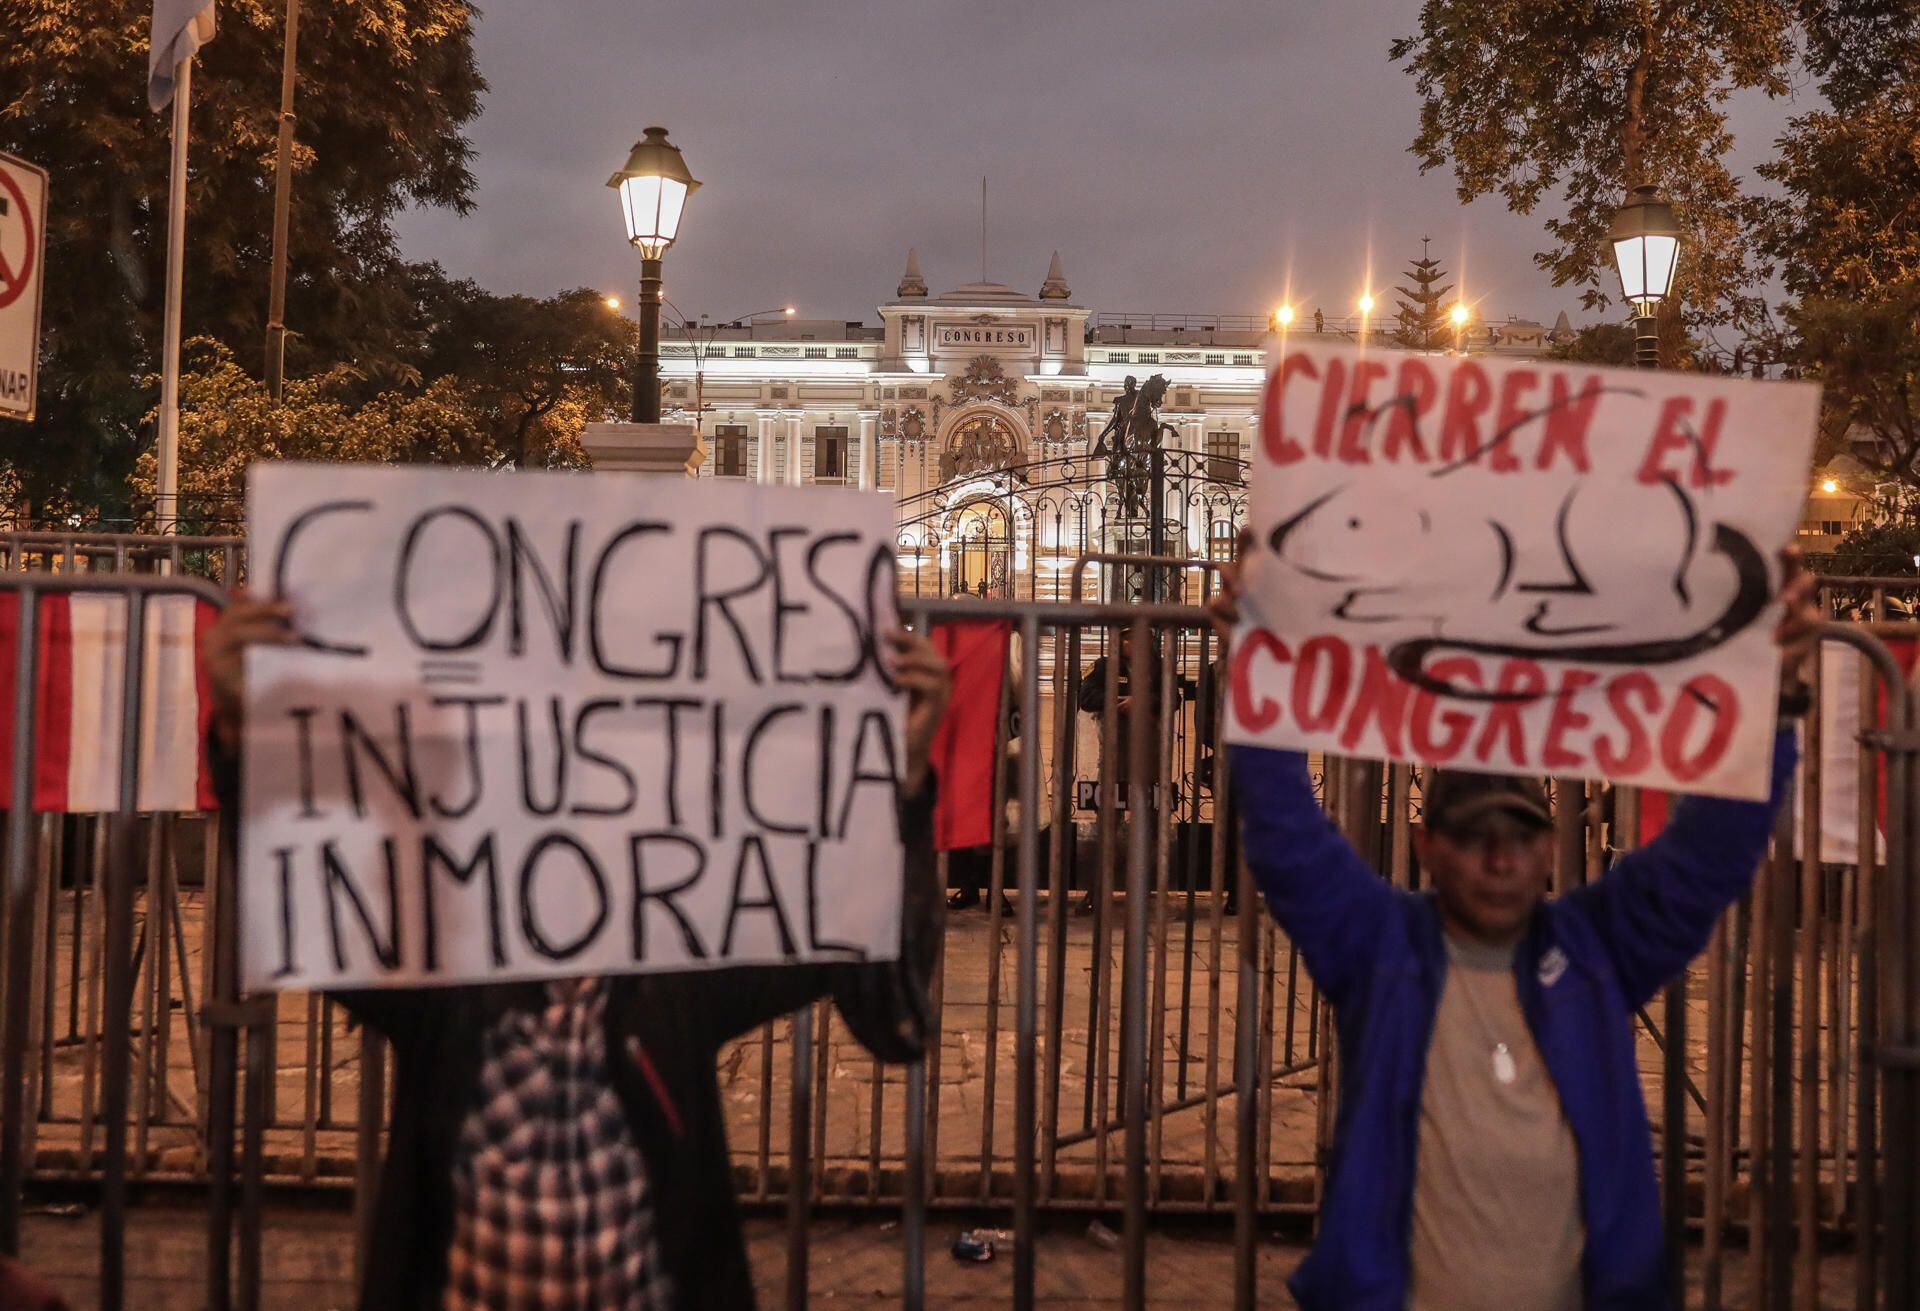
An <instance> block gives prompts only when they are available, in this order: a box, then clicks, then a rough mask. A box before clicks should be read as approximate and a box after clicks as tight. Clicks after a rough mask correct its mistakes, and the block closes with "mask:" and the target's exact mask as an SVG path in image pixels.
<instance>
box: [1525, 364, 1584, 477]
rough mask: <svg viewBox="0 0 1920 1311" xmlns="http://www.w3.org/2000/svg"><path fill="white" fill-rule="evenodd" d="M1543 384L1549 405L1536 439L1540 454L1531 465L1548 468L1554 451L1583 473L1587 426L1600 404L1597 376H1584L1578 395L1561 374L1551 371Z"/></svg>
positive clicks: (1550, 466) (1543, 468)
mask: <svg viewBox="0 0 1920 1311" xmlns="http://www.w3.org/2000/svg"><path fill="white" fill-rule="evenodd" d="M1547 387H1548V394H1549V396H1550V397H1551V408H1550V409H1549V410H1548V411H1547V431H1546V435H1545V436H1544V437H1542V438H1541V439H1540V455H1539V458H1538V459H1537V460H1536V461H1535V464H1534V467H1535V468H1537V469H1542V470H1545V469H1551V468H1552V467H1553V461H1554V457H1555V455H1556V454H1558V453H1564V455H1565V458H1566V459H1567V460H1568V461H1570V462H1571V463H1572V465H1573V467H1574V468H1576V469H1578V470H1579V471H1580V472H1581V473H1585V472H1587V470H1588V468H1589V467H1590V465H1589V463H1588V460H1587V430H1588V429H1590V428H1592V427H1593V415H1594V411H1596V410H1598V409H1599V408H1600V379H1598V378H1588V379H1587V380H1586V381H1585V382H1583V383H1581V384H1580V394H1579V395H1578V396H1574V395H1573V389H1572V387H1571V385H1570V384H1569V383H1568V380H1567V377H1566V375H1565V374H1560V373H1556V374H1554V375H1553V376H1552V377H1551V378H1549V379H1548V380H1547Z"/></svg>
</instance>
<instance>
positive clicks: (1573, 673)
mask: <svg viewBox="0 0 1920 1311" xmlns="http://www.w3.org/2000/svg"><path fill="white" fill-rule="evenodd" d="M1599 681H1600V676H1599V675H1598V674H1589V673H1588V672H1587V671H1586V670H1584V669H1569V670H1567V672H1566V673H1564V674H1562V675H1560V690H1559V691H1558V692H1557V693H1555V694H1554V698H1553V713H1552V714H1550V715H1548V716H1547V741H1546V745H1545V746H1544V747H1542V748H1541V751H1540V768H1542V769H1544V770H1546V771H1547V772H1548V773H1553V772H1556V771H1559V770H1565V769H1577V768H1579V767H1580V766H1582V765H1584V764H1586V762H1587V758H1586V757H1585V756H1583V755H1581V754H1580V753H1579V752H1578V751H1575V750H1574V749H1573V748H1572V747H1569V746H1568V745H1567V734H1569V733H1578V732H1580V731H1582V730H1583V729H1585V728H1587V727H1589V726H1590V725H1591V724H1592V723H1593V716H1591V715H1585V714H1582V713H1580V712H1579V711H1577V710H1575V709H1574V708H1573V703H1574V699H1575V698H1577V697H1578V696H1579V695H1580V693H1581V691H1582V690H1584V689H1586V688H1589V687H1592V686H1593V685H1594V684H1595V683H1597V682H1599Z"/></svg>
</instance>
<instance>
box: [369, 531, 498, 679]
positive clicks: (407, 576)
mask: <svg viewBox="0 0 1920 1311" xmlns="http://www.w3.org/2000/svg"><path fill="white" fill-rule="evenodd" d="M439 519H463V520H465V521H466V522H467V523H470V524H472V525H473V526H474V527H475V528H477V529H479V531H480V536H481V537H482V538H483V539H484V540H485V542H486V544H487V551H488V553H489V554H490V555H491V556H492V558H493V571H492V573H491V574H490V575H489V576H488V578H487V580H486V587H487V607H486V610H485V612H484V613H482V614H481V616H480V617H479V618H478V619H476V620H475V621H474V624H473V627H472V628H470V629H468V630H467V631H466V632H464V633H462V634H460V635H459V636H458V637H429V636H427V635H426V634H425V633H422V632H421V631H420V628H419V626H418V625H417V624H415V623H414V620H413V606H412V597H413V553H414V552H415V551H417V550H418V549H419V548H420V539H421V538H422V537H424V536H425V535H426V531H427V526H428V525H429V524H431V523H433V522H434V521H436V520H439ZM500 557H501V552H500V539H499V538H498V537H496V536H494V532H493V528H492V526H491V525H489V524H488V523H487V521H486V520H485V519H482V518H481V517H480V516H479V515H478V514H476V513H475V512H474V511H472V510H469V509H467V508H466V507H465V506H461V505H442V506H439V507H437V508H435V509H432V510H429V511H427V512H426V513H425V514H423V515H421V516H420V517H419V518H418V519H415V520H414V521H413V524H412V526H410V527H409V528H408V529H407V535H406V537H405V539H403V540H402V541H401V543H400V563H399V568H398V569H397V570H396V571H395V573H394V579H393V604H394V610H395V612H396V613H397V614H398V615H399V616H400V623H401V626H402V627H404V628H405V629H406V630H407V636H408V637H410V638H412V639H413V642H414V645H416V646H418V647H420V648H421V649H422V650H424V651H470V650H472V649H473V648H474V647H476V646H479V645H480V643H482V642H484V641H485V640H486V638H487V634H488V633H490V632H492V631H493V621H494V618H495V617H496V616H497V615H498V614H499V613H500V575H501V573H502V572H503V570H502V562H501V558H500ZM446 581H447V580H446V579H445V578H443V577H435V578H432V579H429V580H428V583H429V589H428V590H429V591H432V592H435V593H438V594H444V592H445V589H446Z"/></svg>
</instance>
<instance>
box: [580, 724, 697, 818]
mask: <svg viewBox="0 0 1920 1311" xmlns="http://www.w3.org/2000/svg"><path fill="white" fill-rule="evenodd" d="M622 704H623V703H622V702H620V701H618V700H615V699H613V698H610V697H598V698H596V699H594V700H592V701H588V702H585V703H583V704H582V705H581V707H580V708H579V709H578V710H576V711H574V714H573V754H574V755H576V756H578V757H579V758H580V759H581V760H582V761H584V762H586V763H588V764H594V765H598V766H600V767H601V768H602V769H604V770H606V771H607V772H608V773H610V774H613V775H615V776H616V777H618V778H619V780H620V787H621V789H622V790H623V791H624V792H625V793H626V800H625V801H618V802H615V803H613V804H611V805H593V804H590V803H588V802H585V801H575V802H574V803H573V805H572V807H571V808H569V809H568V811H567V813H568V814H570V815H625V814H627V813H629V812H630V811H632V809H633V804H634V802H636V801H638V800H639V799H640V788H639V786H638V785H637V784H636V783H635V782H634V781H633V771H632V770H631V769H628V768H627V767H626V765H625V764H623V763H621V761H619V760H618V759H616V758H614V757H612V756H603V755H601V754H600V753H599V752H598V751H595V750H594V749H593V748H592V747H589V746H588V745H587V724H588V721H590V720H591V719H592V718H593V717H594V716H595V715H597V714H599V713H600V712H601V711H603V710H618V709H620V708H621V705H622ZM555 705H556V707H557V706H558V702H557V701H556V702H555ZM669 749H671V748H669ZM574 790H575V791H576V792H578V791H581V790H583V789H582V788H581V787H579V786H576V787H575V789H574Z"/></svg>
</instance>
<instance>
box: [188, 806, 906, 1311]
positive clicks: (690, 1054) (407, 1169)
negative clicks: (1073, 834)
mask: <svg viewBox="0 0 1920 1311" xmlns="http://www.w3.org/2000/svg"><path fill="white" fill-rule="evenodd" d="M227 792H228V798H227V799H230V798H231V797H232V796H233V791H232V789H227ZM932 794H933V785H932V784H931V782H930V783H929V784H928V786H927V789H926V791H925V793H924V794H923V795H922V796H921V797H919V798H916V799H914V800H912V801H910V802H906V803H903V804H902V806H901V808H900V825H901V837H902V838H903V840H904V841H905V844H906V853H907V854H906V864H907V868H906V893H905V903H904V907H903V918H902V927H901V953H900V959H899V960H898V961H888V962H884V963H880V964H872V965H843V964H834V965H793V966H745V967H740V968H735V969H726V970H720V971H715V972H708V973H689V974H636V975H622V976H618V977H616V978H614V979H612V981H611V984H612V992H611V996H610V997H609V1001H608V1006H607V1058H608V1066H609V1069H610V1070H611V1071H612V1075H613V1083H614V1088H615V1091H616V1092H617V1093H618V1095H619V1097H620V1102H621V1105H622V1106H623V1107H625V1109H626V1113H627V1121H628V1124H629V1125H630V1126H631V1129H632V1132H633V1138H634V1143H635V1145H636V1146H637V1147H638V1149H639V1151H640V1156H641V1159H642V1160H643V1161H644V1162H645V1164H646V1168H647V1175H648V1184H649V1187H650V1188H651V1190H652V1196H653V1203H654V1216H653V1229H654V1237H655V1242H656V1243H657V1244H658V1249H659V1253H660V1259H661V1261H662V1263H663V1264H664V1265H665V1266H666V1269H667V1273H668V1274H669V1276H670V1277H671V1278H672V1281H673V1288H674V1294H675V1302H676V1305H677V1307H678V1308H681V1309H682V1311H696V1309H702V1308H709V1307H711V1308H726V1309H727V1311H735V1309H736V1308H743V1307H746V1308H750V1307H752V1305H753V1283H752V1277H751V1273H750V1271H749V1270H748V1268H747V1255H746V1246H745V1243H744V1241H743V1238H742V1234H741V1229H740V1215H739V1211H738V1208H737V1207H736V1205H735V1202H734V1185H733V1170H732V1160H731V1158H730V1156H729V1155H728V1151H727V1136H726V1122H725V1118H724V1115H723V1112H722V1109H721V1105H720V1088H719V1080H718V1076H717V1074H716V1071H715V1057H716V1055H717V1053H718V1051H719V1049H720V1047H721V1045H722V1044H724V1043H726V1042H727V1041H729V1040H730V1039H733V1038H736V1037H739V1036H740V1035H742V1034H745V1033H748V1032H751V1031H752V1030H753V1029H755V1028H757V1027H758V1026H760V1025H761V1024H763V1023H765V1022H766V1021H768V1020H770V1019H773V1018H775V1017H777V1016H780V1015H784V1014H786V1013H788V1012H790V1011H794V1010H797V1009H799V1008H800V1007H801V1006H804V1005H806V1004H807V1003H808V1002H811V1001H813V1000H815V999H816V998H819V997H826V996H831V997H832V998H833V1000H834V1004H835V1005H836V1006H837V1007H838V1009H839V1011H840V1014H841V1016H842V1017H843V1018H844V1019H845V1021H846V1024H847V1027H848V1028H849V1029H850V1030H851V1031H852V1033H853V1035H854V1037H855V1038H857V1039H858V1040H859V1041H860V1043H861V1044H862V1045H863V1046H865V1047H866V1048H867V1049H868V1050H869V1051H871V1052H872V1053H873V1054H874V1055H875V1056H877V1057H878V1058H880V1059H881V1060H885V1061H911V1060H915V1059H917V1058H918V1057H919V1056H920V1054H921V1052H922V1051H923V1050H924V1048H925V1044H926V1042H927V1040H928V1037H929V1035H930V1033H931V1032H932V1027H933V1026H932V1010H931V1006H930V1003H929V1000H928V992H927V990H928V985H929V984H930V982H931V981H932V978H933V967H934V960H935V955H936V952H937V949H938V945H939V935H940V932H941V929H942V918H941V916H942V910H943V904H942V902H941V898H940V895H939V892H940V890H939V888H938V887H937V886H936V885H935V875H934V868H933V800H932ZM226 814H227V815H228V816H233V815H234V814H235V807H234V806H233V805H231V804H229V805H228V806H227V809H226ZM544 986H545V985H544V984H541V983H511V984H497V985H485V986H474V987H455V988H405V989H374V990H366V991H355V992H340V993H335V994H333V999H334V1000H335V1001H337V1002H339V1003H340V1004H341V1005H342V1006H344V1007H345V1008H346V1009H347V1011H348V1013H349V1014H351V1015H352V1016H353V1017H354V1018H355V1019H357V1020H359V1021H360V1022H361V1023H364V1024H366V1025H367V1026H368V1027H369V1028H371V1029H373V1030H375V1031H376V1032H378V1033H380V1034H381V1035H383V1036H384V1037H386V1038H387V1039H388V1040H389V1041H390V1042H391V1043H392V1045H393V1060H394V1070H395V1074H394V1090H393V1116H392V1121H391V1123H390V1125H389V1128H388V1139H387V1156H386V1160H385V1162H384V1163H383V1164H382V1167H381V1173H380V1191H379V1195H378V1198H377V1199H376V1202H375V1213H374V1224H373V1237H372V1244H371V1250H370V1251H369V1252H368V1253H367V1262H366V1271H367V1277H366V1284H365V1286H364V1287H363V1288H362V1289H361V1292H360V1311H440V1306H441V1299H442V1294H443V1291H444V1288H445V1284H446V1279H447V1251H448V1247H449V1244H450V1243H451V1241H452V1237H453V1168H454V1152H455V1148H456V1143H457V1139H458V1136H459V1131H460V1124H461V1121H462V1119H463V1118H464V1116H465V1113H466V1111H467V1109H468V1107H469V1106H470V1105H471V1103H472V1100H473V1096H474V1090H475V1087H476V1085H477V1082H478V1080H479V1076H480V1060H481V1039H482V1036H483V1034H484V1033H485V1031H486V1028H487V1026H488V1025H489V1024H490V1023H491V1022H492V1021H493V1020H495V1019H497V1018H498V1017H499V1016H500V1015H501V1014H503V1013H504V1012H505V1011H507V1010H510V1009H513V1008H517V1007H526V1006H537V1005H539V1004H540V1003H541V1000H542V997H543V995H544V994H543V990H544ZM761 1109H762V1112H763V1113H765V1112H766V1111H767V1109H768V1108H765V1107H763V1108H761Z"/></svg>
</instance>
